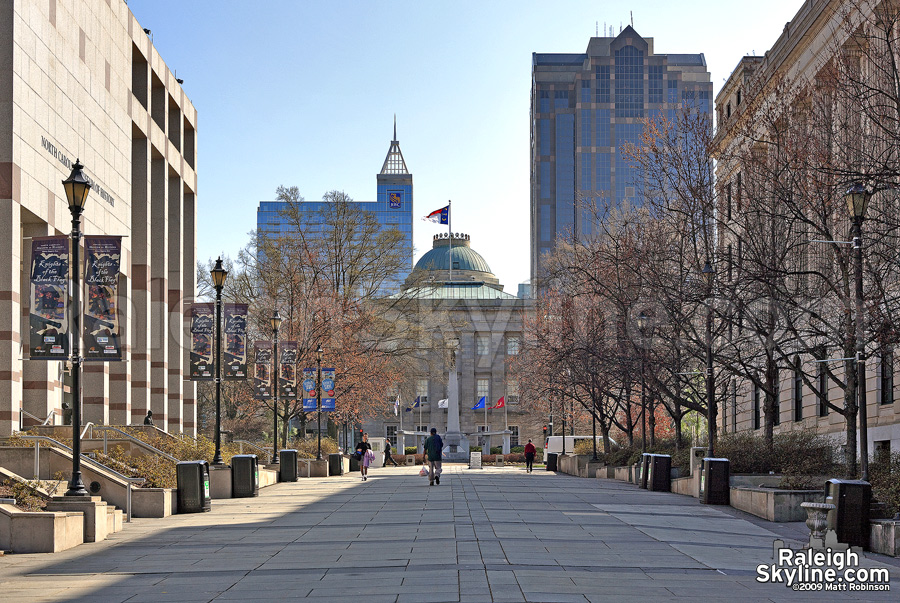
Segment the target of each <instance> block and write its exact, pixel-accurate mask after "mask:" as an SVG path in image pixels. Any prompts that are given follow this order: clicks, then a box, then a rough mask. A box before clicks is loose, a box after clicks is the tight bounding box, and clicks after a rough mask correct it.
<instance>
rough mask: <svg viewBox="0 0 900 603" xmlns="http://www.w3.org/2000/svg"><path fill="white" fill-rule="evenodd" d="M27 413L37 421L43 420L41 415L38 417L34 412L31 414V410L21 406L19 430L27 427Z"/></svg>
mask: <svg viewBox="0 0 900 603" xmlns="http://www.w3.org/2000/svg"><path fill="white" fill-rule="evenodd" d="M26 415H27V416H29V417H31V418H32V419H34V420H35V421H40V420H41V418H40V417H36V416H34V415H33V414H31V413H30V412H28V411H27V410H25V409H24V408H20V409H19V431H22V430H23V429H25V416H26Z"/></svg>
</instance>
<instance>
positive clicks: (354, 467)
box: [348, 454, 359, 473]
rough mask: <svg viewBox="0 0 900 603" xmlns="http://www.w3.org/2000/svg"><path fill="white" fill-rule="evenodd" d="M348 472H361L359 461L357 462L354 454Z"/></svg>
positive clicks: (351, 456)
mask: <svg viewBox="0 0 900 603" xmlns="http://www.w3.org/2000/svg"><path fill="white" fill-rule="evenodd" d="M348 471H349V472H350V473H353V472H354V471H359V461H357V460H356V457H354V456H353V455H352V454H351V455H350V468H349V469H348Z"/></svg>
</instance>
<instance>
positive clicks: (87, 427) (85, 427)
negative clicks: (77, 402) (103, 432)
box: [78, 421, 94, 440]
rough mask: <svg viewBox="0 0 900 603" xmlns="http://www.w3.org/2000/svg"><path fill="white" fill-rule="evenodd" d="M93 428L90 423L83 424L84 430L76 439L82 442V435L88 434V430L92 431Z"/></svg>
mask: <svg viewBox="0 0 900 603" xmlns="http://www.w3.org/2000/svg"><path fill="white" fill-rule="evenodd" d="M93 427H94V424H93V423H91V422H90V421H88V422H87V423H86V424H85V426H84V429H82V430H81V435H80V436H78V437H80V438H81V439H82V440H83V439H84V434H86V433H87V432H88V430H89V429H93Z"/></svg>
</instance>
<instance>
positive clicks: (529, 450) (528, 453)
mask: <svg viewBox="0 0 900 603" xmlns="http://www.w3.org/2000/svg"><path fill="white" fill-rule="evenodd" d="M536 452H537V450H535V448H534V444H532V443H531V440H528V443H527V444H525V471H526V472H528V473H531V470H532V469H534V455H535V453H536Z"/></svg>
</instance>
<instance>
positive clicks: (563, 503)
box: [0, 465, 900, 603]
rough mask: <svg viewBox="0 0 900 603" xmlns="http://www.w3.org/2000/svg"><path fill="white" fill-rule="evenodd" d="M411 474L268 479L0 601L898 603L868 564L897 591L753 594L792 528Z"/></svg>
mask: <svg viewBox="0 0 900 603" xmlns="http://www.w3.org/2000/svg"><path fill="white" fill-rule="evenodd" d="M417 471H418V468H412V467H399V468H392V469H373V470H372V471H371V477H370V478H369V480H368V481H367V482H365V483H363V482H362V481H361V480H360V479H359V477H358V476H359V474H358V473H357V474H352V475H350V476H344V477H333V478H327V479H303V480H301V481H299V482H296V483H289V484H277V485H275V486H271V487H269V488H265V489H263V490H262V491H261V492H260V496H259V497H258V498H242V499H230V500H216V501H213V510H212V512H210V513H203V514H192V515H176V516H172V517H168V518H166V519H136V520H134V521H133V522H132V523H131V524H126V527H125V529H124V530H123V531H121V532H119V533H117V534H115V535H113V536H112V537H111V538H110V539H109V540H107V541H104V542H100V543H93V544H85V545H82V546H79V547H76V548H74V549H71V550H69V551H65V552H63V553H57V554H54V555H46V554H44V555H7V556H5V557H0V600H3V601H16V602H31V601H90V602H92V603H95V602H97V603H102V602H106V601H109V602H120V601H129V602H134V603H136V602H140V601H152V602H155V603H162V602H165V601H185V602H187V601H190V602H194V601H200V602H203V601H289V600H296V599H304V598H309V599H312V600H315V601H317V602H320V603H324V602H328V601H336V602H337V601H339V602H342V603H343V602H348V601H360V602H365V603H379V602H381V601H384V602H391V603H400V602H403V601H411V602H415V603H424V602H430V601H463V602H480V601H511V602H512V601H544V602H568V601H579V602H585V601H609V600H615V601H641V602H643V603H646V602H647V601H659V600H674V599H678V598H695V599H700V598H703V599H707V600H728V601H794V600H797V601H802V600H816V601H821V600H848V599H849V600H867V601H869V600H889V601H890V600H893V601H896V600H898V599H897V597H898V591H900V581H898V577H900V563H898V562H897V560H895V559H891V558H888V557H883V556H879V555H873V554H867V556H866V558H864V559H863V563H862V565H863V566H865V567H885V568H887V569H888V571H889V572H890V575H891V578H892V584H891V586H892V590H893V592H889V593H883V592H882V593H877V592H842V593H823V592H794V591H792V590H791V589H789V588H786V587H785V586H784V585H782V584H759V583H757V582H756V581H755V576H756V570H755V568H756V566H757V565H758V564H761V563H772V547H773V541H774V540H775V538H776V537H777V534H776V532H773V531H772V530H771V529H769V528H772V529H775V530H776V531H780V533H781V536H782V537H784V536H785V535H787V536H791V535H795V536H797V537H799V538H805V533H804V530H803V529H801V528H802V524H799V525H795V524H787V525H784V524H782V525H775V524H768V523H767V522H764V521H761V520H755V519H750V518H749V517H748V516H745V515H744V514H742V513H740V512H737V511H734V510H732V509H730V508H725V509H723V508H719V507H708V506H703V505H700V504H699V503H698V502H697V500H695V499H693V498H690V497H686V496H679V495H676V494H667V493H658V492H648V491H646V490H639V489H637V488H636V487H635V486H633V485H631V484H625V483H622V482H616V481H612V480H598V479H581V478H576V477H571V476H568V475H561V474H560V475H557V474H554V473H547V472H545V471H539V470H536V471H535V472H534V473H532V474H527V473H525V471H524V470H523V469H520V468H517V467H502V468H493V467H490V468H485V469H483V470H469V469H467V468H465V467H464V466H462V465H447V466H445V470H444V475H443V483H441V485H439V486H434V487H429V486H428V480H427V479H426V478H424V477H419V476H418V474H417ZM789 544H791V543H790V542H789ZM793 545H794V548H799V542H794V543H793Z"/></svg>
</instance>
